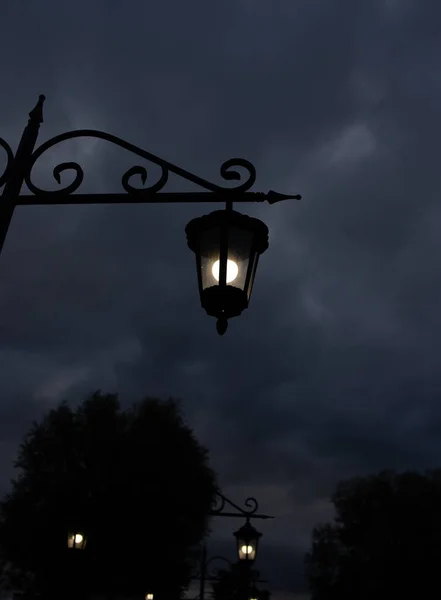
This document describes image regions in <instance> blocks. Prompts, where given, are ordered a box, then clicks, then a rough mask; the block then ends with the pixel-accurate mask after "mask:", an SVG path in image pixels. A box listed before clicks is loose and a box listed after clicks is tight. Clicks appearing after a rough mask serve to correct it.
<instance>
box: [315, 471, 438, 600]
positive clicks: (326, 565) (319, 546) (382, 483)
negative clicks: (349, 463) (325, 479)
mask: <svg viewBox="0 0 441 600" xmlns="http://www.w3.org/2000/svg"><path fill="white" fill-rule="evenodd" d="M332 502H333V504H334V506H335V510H336V516H335V519H334V522H333V523H327V524H322V525H319V526H318V527H316V528H315V529H314V531H313V535H312V550H311V552H309V553H308V554H307V555H306V557H305V561H306V571H307V578H308V581H309V585H310V589H311V592H312V600H334V599H335V600H337V599H338V600H345V599H349V598H351V600H365V599H368V598H369V599H372V598H376V599H380V600H381V599H383V598H384V599H386V598H387V599H388V600H390V599H391V598H398V597H400V596H402V595H404V594H405V595H406V597H408V596H409V597H411V596H412V595H413V596H414V597H420V596H422V595H423V594H424V593H426V592H427V593H428V592H429V590H430V595H431V596H433V597H435V595H437V594H438V595H439V594H440V593H441V580H440V578H439V576H438V570H439V565H440V564H441V470H435V471H427V472H426V473H425V474H420V473H412V472H405V473H402V474H397V473H395V472H393V471H382V472H380V473H378V474H377V475H373V476H370V477H364V478H355V479H351V480H348V481H344V482H341V483H339V484H338V486H337V490H336V492H335V494H334V495H333V497H332Z"/></svg>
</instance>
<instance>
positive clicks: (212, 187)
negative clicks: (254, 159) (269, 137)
mask: <svg viewBox="0 0 441 600" xmlns="http://www.w3.org/2000/svg"><path fill="white" fill-rule="evenodd" d="M78 137H92V138H98V139H102V140H106V141H108V142H111V143H113V144H116V145H117V146H120V147H121V148H124V149H125V150H128V151H129V152H132V153H133V154H137V155H138V156H141V157H142V158H145V159H146V160H148V161H150V162H151V163H154V164H155V165H158V166H159V167H160V168H161V175H160V177H159V179H158V180H157V181H155V182H154V183H152V184H150V185H148V186H147V187H144V188H136V187H134V186H133V185H132V184H131V183H130V179H131V178H132V177H133V176H134V175H139V176H140V177H141V181H142V183H143V184H145V183H146V181H147V179H148V170H147V168H146V167H144V166H139V165H136V166H133V167H131V168H130V169H128V170H127V171H126V172H125V173H124V174H123V175H122V178H121V184H122V187H123V188H124V190H125V191H126V192H127V193H128V194H144V195H148V194H154V193H156V192H159V191H160V190H162V189H163V188H164V186H165V185H166V183H167V181H168V177H169V174H170V173H174V174H175V175H178V176H179V177H182V178H183V179H186V180H187V181H191V182H192V183H195V184H196V185H198V186H200V187H202V188H204V189H206V190H209V191H211V192H222V193H225V194H228V193H229V192H234V193H237V192H246V191H247V190H249V189H250V188H251V187H252V186H253V185H254V183H255V181H256V169H255V167H254V165H253V164H252V163H250V162H249V161H248V160H245V159H243V158H231V159H230V160H227V161H226V162H224V163H223V164H222V165H221V168H220V174H221V177H222V178H223V179H225V180H226V181H241V179H242V175H241V173H240V171H238V170H237V168H239V167H240V168H242V169H245V170H246V171H247V172H248V178H247V179H246V180H245V181H242V182H241V183H240V184H239V185H237V186H236V187H233V188H231V187H222V186H219V185H216V184H214V183H211V182H210V181H207V180H206V179H202V177H198V176H197V175H193V173H190V172H189V171H186V170H185V169H182V168H181V167H178V166H176V165H174V164H172V163H170V162H168V161H166V160H164V159H162V158H159V157H158V156H155V155H154V154H152V153H151V152H147V150H143V149H142V148H138V146H135V145H133V144H130V143H129V142H126V141H125V140H123V139H121V138H119V137H116V136H114V135H111V134H110V133H105V132H103V131H98V130H95V129H78V130H75V131H68V132H66V133H62V134H60V135H57V136H55V137H53V138H51V139H50V140H48V141H47V142H44V144H42V145H41V146H39V147H38V148H37V149H36V150H35V151H34V152H33V154H32V156H31V160H30V167H29V171H28V173H27V175H26V179H25V181H26V185H27V186H28V188H29V189H30V191H31V192H32V193H33V194H35V195H36V196H47V195H54V194H60V192H61V193H62V194H72V193H73V192H75V191H76V190H77V189H78V188H79V187H80V186H81V183H82V182H83V179H84V171H83V169H82V167H81V166H80V165H79V164H78V163H76V162H63V163H60V164H58V165H57V166H56V167H55V168H54V170H53V176H54V178H55V180H56V181H57V183H59V184H60V183H61V173H63V172H64V171H68V170H72V171H74V172H75V179H74V180H73V182H72V183H71V184H69V185H68V186H66V187H65V188H64V189H62V190H52V191H48V190H43V189H41V188H39V187H37V186H36V185H35V184H34V183H33V182H32V180H31V172H32V169H33V167H34V165H35V163H36V161H37V160H38V158H40V156H41V155H42V154H43V153H44V152H46V150H49V148H53V147H54V146H56V145H57V144H59V143H61V142H65V141H67V140H71V139H74V138H78ZM2 145H3V144H2ZM3 147H4V148H5V150H6V152H7V153H8V159H9V150H10V148H9V146H8V147H6V146H4V145H3ZM3 177H5V174H3Z"/></svg>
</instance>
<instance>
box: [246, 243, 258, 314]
mask: <svg viewBox="0 0 441 600" xmlns="http://www.w3.org/2000/svg"><path fill="white" fill-rule="evenodd" d="M258 262H259V254H258V252H253V255H252V257H251V267H250V280H249V282H248V288H247V289H246V290H245V291H246V293H247V301H248V302H249V301H250V298H251V292H252V291H253V284H254V276H255V274H256V269H257V263H258Z"/></svg>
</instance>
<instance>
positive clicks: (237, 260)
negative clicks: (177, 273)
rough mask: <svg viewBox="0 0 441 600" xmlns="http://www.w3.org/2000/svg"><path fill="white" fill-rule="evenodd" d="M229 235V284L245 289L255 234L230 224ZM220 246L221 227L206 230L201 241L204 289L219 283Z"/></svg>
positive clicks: (202, 282)
mask: <svg viewBox="0 0 441 600" xmlns="http://www.w3.org/2000/svg"><path fill="white" fill-rule="evenodd" d="M224 226H225V225H224ZM227 235H228V237H227V248H228V251H227V256H228V258H227V285H231V286H234V287H237V288H239V289H241V290H244V288H245V282H246V276H247V271H248V263H249V256H250V251H251V245H252V243H253V237H254V236H253V233H252V232H250V231H246V230H243V229H240V228H238V227H234V226H228V229H227ZM220 246H221V227H212V228H211V229H208V230H206V231H204V233H203V234H202V236H201V243H200V249H201V267H200V268H201V284H202V290H205V289H207V288H209V287H212V286H215V285H219V275H220V262H219V261H220Z"/></svg>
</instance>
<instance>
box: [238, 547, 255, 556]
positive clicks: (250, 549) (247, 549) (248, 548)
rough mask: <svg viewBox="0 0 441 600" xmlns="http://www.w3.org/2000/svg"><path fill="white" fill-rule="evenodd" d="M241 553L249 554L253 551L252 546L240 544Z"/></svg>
mask: <svg viewBox="0 0 441 600" xmlns="http://www.w3.org/2000/svg"><path fill="white" fill-rule="evenodd" d="M240 550H241V552H242V554H251V553H252V551H253V547H252V546H242V548H241V549H240Z"/></svg>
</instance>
